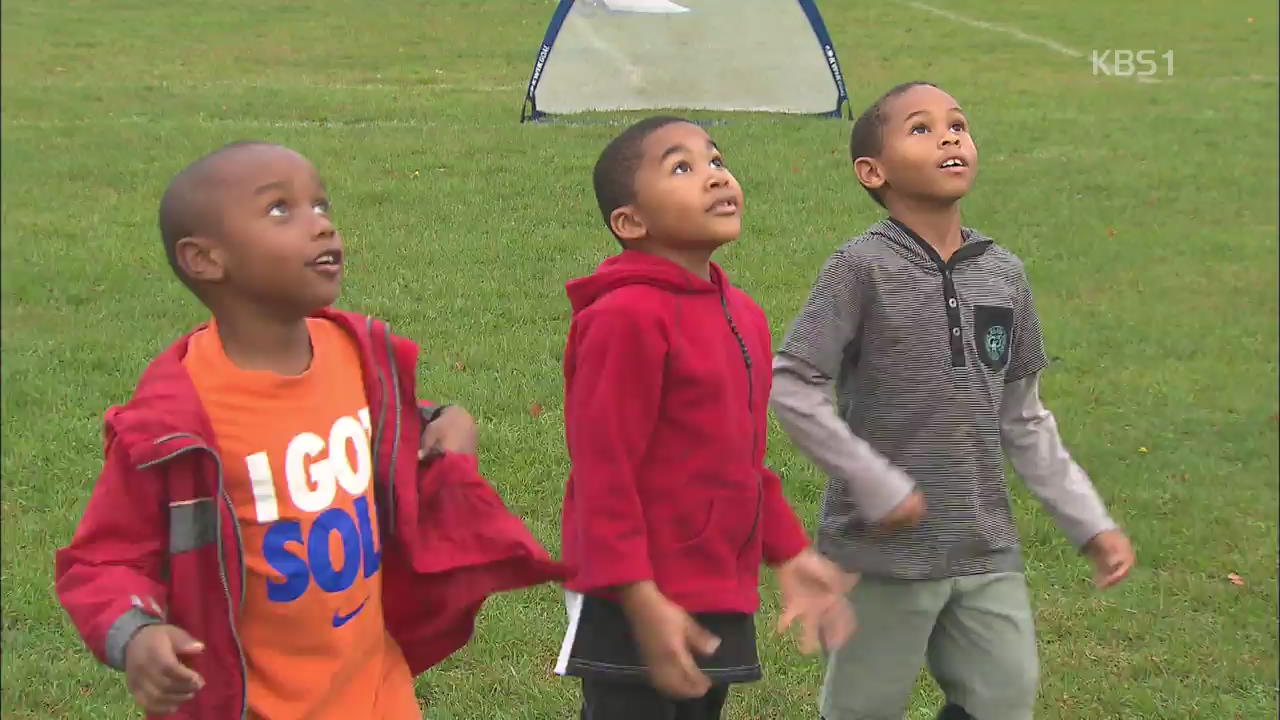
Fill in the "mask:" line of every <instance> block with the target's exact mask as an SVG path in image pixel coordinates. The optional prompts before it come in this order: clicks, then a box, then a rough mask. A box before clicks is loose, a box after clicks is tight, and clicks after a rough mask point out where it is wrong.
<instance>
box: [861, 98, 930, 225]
mask: <svg viewBox="0 0 1280 720" xmlns="http://www.w3.org/2000/svg"><path fill="white" fill-rule="evenodd" d="M921 85H925V86H928V87H932V88H936V87H938V86H937V85H934V84H933V83H931V82H927V81H925V80H913V81H911V82H906V83H902V84H901V85H897V86H895V87H894V88H893V89H891V90H889V92H887V93H885V94H883V95H881V96H880V97H879V98H877V99H876V101H875V102H873V103H871V105H870V106H869V107H868V108H867V109H866V110H863V111H862V114H861V115H859V116H858V120H857V121H856V122H854V123H853V132H851V133H849V160H850V162H854V161H856V160H857V159H858V158H860V157H880V151H881V150H883V149H884V124H885V121H886V120H887V118H885V115H884V106H885V105H886V104H888V102H889V101H890V100H892V99H893V98H895V97H897V96H899V95H901V94H902V93H904V92H906V91H908V90H910V89H911V88H913V87H919V86H921ZM862 189H863V190H866V191H867V194H868V195H870V196H871V199H872V200H875V201H876V203H878V204H879V205H880V207H884V200H882V199H881V198H880V194H879V193H877V192H876V191H875V190H872V189H871V188H869V187H867V186H865V185H863V187H862Z"/></svg>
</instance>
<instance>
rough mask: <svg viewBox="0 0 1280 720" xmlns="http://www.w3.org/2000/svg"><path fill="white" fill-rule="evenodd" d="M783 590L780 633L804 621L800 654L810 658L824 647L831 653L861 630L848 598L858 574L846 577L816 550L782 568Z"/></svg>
mask: <svg viewBox="0 0 1280 720" xmlns="http://www.w3.org/2000/svg"><path fill="white" fill-rule="evenodd" d="M777 574H778V584H779V585H781V587H782V617H781V618H779V619H778V632H780V633H781V632H786V630H787V628H788V627H790V626H791V623H792V622H794V621H795V620H796V619H799V620H800V628H801V639H800V652H802V653H804V654H806V655H808V654H810V653H813V652H816V651H817V650H818V649H819V647H820V645H819V643H821V647H824V648H826V649H828V650H833V649H835V648H838V647H840V646H841V645H844V643H845V641H847V640H848V639H849V637H850V636H851V635H852V634H853V632H854V630H855V629H857V625H858V624H857V620H856V619H855V618H854V614H853V608H852V607H851V606H850V605H849V600H848V598H847V595H848V593H849V591H850V590H852V589H853V586H854V585H856V584H857V583H858V576H857V575H856V574H851V573H846V572H844V571H843V570H841V569H840V568H839V567H837V566H836V565H835V563H832V562H831V561H830V560H828V559H826V558H824V557H822V556H821V555H819V554H818V553H817V552H815V551H814V550H813V548H805V549H804V550H803V551H801V553H800V554H799V555H796V556H795V557H793V558H791V559H790V560H788V561H786V562H785V563H783V564H782V565H780V566H778V569H777Z"/></svg>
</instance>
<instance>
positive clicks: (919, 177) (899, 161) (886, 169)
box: [854, 85, 978, 203]
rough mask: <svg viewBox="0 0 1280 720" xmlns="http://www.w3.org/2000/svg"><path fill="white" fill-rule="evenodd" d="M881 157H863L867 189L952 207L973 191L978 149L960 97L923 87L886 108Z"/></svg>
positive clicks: (857, 165)
mask: <svg viewBox="0 0 1280 720" xmlns="http://www.w3.org/2000/svg"><path fill="white" fill-rule="evenodd" d="M884 113H885V123H884V127H883V128H882V130H881V132H882V138H883V140H882V146H881V151H880V156H879V157H878V158H858V159H857V160H855V161H854V169H855V171H856V172H857V173H858V179H859V180H860V181H862V184H863V185H866V186H868V187H871V188H873V189H881V193H882V197H883V194H884V192H885V190H886V189H887V190H888V192H891V193H897V194H899V195H902V196H906V197H912V198H915V199H919V200H926V201H936V202H940V203H952V202H955V201H957V200H959V199H960V198H962V197H964V196H965V195H966V194H967V193H968V192H969V189H970V188H971V187H973V180H974V177H975V176H976V175H977V172H978V146H977V145H976V144H974V141H973V136H971V135H970V134H969V123H968V121H967V120H966V119H965V116H964V113H963V112H961V110H960V106H959V103H957V102H956V101H955V98H953V97H951V96H950V95H948V94H947V93H945V92H943V91H942V90H939V89H938V88H935V87H931V86H928V85H917V86H915V87H913V88H910V89H908V90H907V91H905V92H903V93H902V94H901V95H898V96H897V97H894V98H891V99H890V100H889V101H888V102H887V103H886V104H885V109H884Z"/></svg>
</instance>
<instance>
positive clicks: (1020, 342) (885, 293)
mask: <svg viewBox="0 0 1280 720" xmlns="http://www.w3.org/2000/svg"><path fill="white" fill-rule="evenodd" d="M962 235H963V239H964V243H963V245H962V246H961V247H960V249H959V250H957V251H956V253H955V254H954V255H953V256H952V257H951V258H950V259H949V260H948V261H946V262H943V261H942V259H941V258H940V257H939V256H938V254H937V252H936V251H935V250H934V249H933V248H932V247H931V246H929V245H928V243H926V242H925V241H924V240H922V239H920V238H919V237H918V236H917V235H915V234H914V233H913V232H911V231H910V230H909V229H908V228H906V226H904V225H901V224H900V223H898V222H897V221H895V220H892V219H890V220H884V221H881V222H879V223H877V224H875V225H873V226H872V227H871V228H869V229H868V230H867V232H865V233H864V234H863V235H861V236H859V237H857V238H855V239H853V240H852V241H850V242H848V243H847V244H846V245H844V246H843V247H842V248H840V249H839V250H837V251H836V252H835V254H834V255H832V256H831V258H830V259H829V260H828V261H827V263H826V265H825V266H824V267H823V268H822V271H821V272H820V274H819V276H818V279H817V282H816V283H815V284H814V286H813V289H812V291H811V293H810V296H809V299H808V302H807V303H806V304H805V306H804V308H803V309H802V310H801V311H800V314H799V316H798V317H797V318H796V319H795V321H794V322H793V324H792V326H791V328H790V330H789V332H788V333H787V336H786V338H785V340H784V342H783V344H782V346H781V347H780V348H779V350H778V354H777V356H776V358H775V360H774V386H773V393H772V396H771V400H772V406H773V409H774V412H775V414H776V415H777V416H778V419H779V421H780V422H781V424H782V426H783V429H784V430H785V431H786V432H787V434H788V435H789V436H790V437H791V440H792V441H793V442H794V443H795V444H796V445H797V446H798V447H799V448H800V449H801V451H802V452H804V453H805V455H807V456H808V457H809V458H810V459H812V460H813V461H814V462H815V463H816V464H817V465H818V466H819V467H820V468H822V469H823V470H824V471H825V472H826V473H827V474H828V476H829V478H830V479H829V482H828V484H827V488H826V492H825V495H824V499H823V508H822V518H821V522H820V526H819V533H818V546H819V548H820V549H821V550H822V551H823V552H824V553H826V554H828V555H830V556H832V557H833V558H835V559H836V560H837V561H839V562H840V563H841V564H842V565H844V566H845V567H847V568H850V569H854V570H859V571H861V572H864V573H868V574H875V575H882V576H890V577H897V578H903V579H928V578H942V577H954V576H960V575H970V574H977V573H985V572H998V571H1004V570H1016V569H1020V567H1021V560H1020V557H1019V551H1018V534H1017V528H1016V527H1015V525H1014V521H1013V517H1012V513H1011V511H1010V504H1009V495H1008V486H1007V485H1006V479H1005V472H1004V460H1005V453H1006V452H1007V453H1008V454H1009V456H1010V459H1011V460H1012V461H1013V465H1014V468H1015V470H1016V471H1017V472H1018V473H1019V474H1020V475H1021V476H1022V477H1023V479H1024V480H1025V481H1026V482H1027V484H1028V486H1029V487H1030V489H1031V491H1032V492H1033V494H1035V495H1036V496H1037V497H1038V498H1039V500H1040V501H1041V503H1042V504H1043V505H1044V506H1045V507H1046V508H1047V509H1048V510H1049V512H1050V514H1052V515H1053V517H1054V519H1055V520H1056V521H1057V523H1058V525H1059V526H1060V527H1061V528H1062V529H1063V531H1064V532H1065V533H1066V534H1067V536H1068V538H1069V539H1070V540H1071V541H1072V542H1073V543H1074V544H1075V545H1076V546H1077V547H1080V546H1083V545H1084V544H1085V543H1086V542H1087V541H1088V540H1089V539H1090V538H1092V537H1093V536H1094V535H1096V534H1097V533H1098V532H1101V531H1103V530H1107V529H1111V528H1113V527H1115V524H1114V523H1113V522H1112V521H1111V519H1110V517H1109V516H1108V515H1107V512H1106V509H1105V507H1104V506H1103V504H1102V501H1101V500H1100V499H1099V497H1098V495H1097V493H1096V492H1095V491H1094V488H1093V485H1092V483H1091V482H1090V480H1089V478H1088V476H1087V475H1085V473H1084V471H1083V470H1081V469H1080V467H1079V466H1078V465H1076V463H1075V462H1074V461H1073V460H1072V459H1071V457H1070V455H1069V454H1068V453H1067V451H1066V449H1065V448H1064V447H1063V446H1062V441H1061V439H1060V438H1059V436H1058V432H1057V427H1056V424H1055V421H1054V418H1053V415H1052V414H1051V413H1049V411H1048V410H1045V409H1044V407H1043V406H1042V405H1041V403H1040V400H1039V397H1038V390H1037V383H1038V376H1039V373H1040V371H1041V370H1043V369H1044V368H1045V367H1046V366H1047V365H1048V359H1047V357H1046V356H1045V351H1044V343H1043V338H1042V336H1041V331H1040V323H1039V319H1038V318H1037V315H1036V310H1035V306H1034V302H1033V300H1032V296H1031V290H1030V287H1029V285H1028V282H1027V278H1026V275H1025V273H1024V270H1023V266H1022V263H1021V261H1019V260H1018V258H1017V257H1015V256H1014V255H1013V254H1012V253H1011V252H1009V251H1008V250H1005V249H1004V248H1001V247H999V246H998V245H995V244H994V243H992V241H991V240H990V238H987V237H984V236H983V235H981V234H979V233H977V232H975V231H973V230H970V229H968V228H965V229H963V230H962ZM833 390H834V398H833V392H832V391H833ZM833 400H834V401H833ZM913 488H918V489H919V490H920V491H921V492H922V493H923V495H924V497H925V503H926V505H927V506H928V509H927V512H926V514H925V518H924V520H923V522H922V523H921V524H920V525H919V526H917V527H915V528H909V529H904V530H897V531H893V532H890V533H882V532H878V531H877V530H876V529H875V528H874V527H873V523H875V522H876V521H877V520H879V519H880V518H882V517H884V516H885V515H886V514H887V513H888V512H889V511H890V510H892V509H893V508H894V507H895V506H896V505H897V504H898V503H899V502H901V501H902V500H903V499H905V498H906V496H907V495H908V494H909V493H910V492H911V491H912V489H913Z"/></svg>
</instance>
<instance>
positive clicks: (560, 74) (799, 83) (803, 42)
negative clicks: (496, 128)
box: [520, 0, 848, 121]
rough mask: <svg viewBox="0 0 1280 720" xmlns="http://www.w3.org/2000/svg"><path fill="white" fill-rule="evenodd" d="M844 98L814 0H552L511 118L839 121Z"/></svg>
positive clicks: (833, 54)
mask: <svg viewBox="0 0 1280 720" xmlns="http://www.w3.org/2000/svg"><path fill="white" fill-rule="evenodd" d="M847 101H848V96H847V95H846V93H845V85H844V76H843V74H842V73H841V71H840V62H839V61H838V60H837V59H836V51H835V47H834V46H833V45H832V43H831V37H830V36H829V35H828V33H827V28H826V25H825V24H824V23H823V21H822V16H821V15H820V14H819V13H818V8H817V6H816V5H815V4H814V2H813V0H561V1H560V3H559V5H558V6H557V7H556V9H555V12H554V13H553V14H552V16H551V22H550V24H549V25H548V27H547V32H546V36H545V37H544V38H543V41H542V48H541V49H540V50H539V51H538V57H537V60H536V62H535V64H534V68H533V75H532V77H531V78H530V80H529V86H528V90H527V92H526V94H525V102H524V108H523V110H522V111H521V115H520V119H521V121H524V120H540V119H543V118H546V117H547V116H554V115H568V114H574V113H582V112H590V111H619V110H650V109H687V110H713V111H717V110H718V111H752V112H778V113H796V114H811V115H826V116H831V117H839V116H840V111H841V108H842V106H843V105H844V104H845V102H847Z"/></svg>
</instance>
